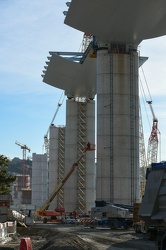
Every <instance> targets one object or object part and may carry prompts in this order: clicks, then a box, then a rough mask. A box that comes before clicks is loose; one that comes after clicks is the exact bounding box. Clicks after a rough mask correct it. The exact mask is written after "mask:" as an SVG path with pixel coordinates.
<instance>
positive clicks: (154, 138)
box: [147, 101, 160, 166]
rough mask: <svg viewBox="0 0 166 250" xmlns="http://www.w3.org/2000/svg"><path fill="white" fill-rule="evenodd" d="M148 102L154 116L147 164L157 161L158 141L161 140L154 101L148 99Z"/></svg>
mask: <svg viewBox="0 0 166 250" xmlns="http://www.w3.org/2000/svg"><path fill="white" fill-rule="evenodd" d="M147 103H148V104H149V106H150V109H151V112H152V116H153V124H152V130H151V134H150V137H149V141H148V151H147V164H148V166H149V165H150V164H151V163H152V162H157V154H158V142H159V139H158V135H159V134H160V131H159V129H158V119H157V118H156V116H155V114H154V111H153V108H152V101H147Z"/></svg>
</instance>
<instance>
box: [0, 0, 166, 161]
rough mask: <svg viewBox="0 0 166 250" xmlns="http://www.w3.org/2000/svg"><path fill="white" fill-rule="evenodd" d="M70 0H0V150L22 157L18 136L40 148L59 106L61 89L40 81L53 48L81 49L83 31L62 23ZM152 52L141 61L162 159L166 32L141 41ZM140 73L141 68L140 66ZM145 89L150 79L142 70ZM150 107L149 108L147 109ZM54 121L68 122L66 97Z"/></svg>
mask: <svg viewBox="0 0 166 250" xmlns="http://www.w3.org/2000/svg"><path fill="white" fill-rule="evenodd" d="M65 3H66V0H47V1H44V0H33V1H30V0H13V1H11V0H5V1H0V103H1V119H0V139H1V143H0V154H4V155H6V156H7V157H10V158H13V157H20V158H22V150H21V148H20V147H19V146H17V145H16V144H15V141H16V140H17V141H19V142H21V143H23V144H26V145H27V146H28V147H30V148H31V152H30V153H27V156H31V155H32V153H34V152H35V153H42V152H43V150H42V148H43V142H44V140H43V137H44V135H45V133H46V132H47V129H48V127H49V124H50V122H51V120H52V117H53V115H54V113H55V111H56V108H57V104H58V101H59V98H60V95H61V93H62V90H58V89H56V88H53V87H51V86H49V85H47V84H45V83H43V82H42V77H41V74H42V70H44V66H45V61H47V56H49V51H79V50H80V47H81V42H82V37H83V33H81V32H79V31H77V30H74V29H72V28H70V27H68V26H67V25H65V24H64V15H63V11H66V10H67V6H66V4H65ZM139 50H140V54H141V55H142V56H147V57H149V59H148V61H147V62H146V63H145V65H144V66H143V70H144V73H145V76H146V80H147V83H148V87H149V90H150V94H151V97H152V100H153V109H154V112H155V114H156V117H157V118H158V120H159V130H160V132H161V160H166V146H165V141H166V118H165V117H166V83H165V82H166V37H161V38H157V39H151V40H147V41H144V42H142V43H141V45H140V46H139ZM140 76H141V72H140ZM141 81H142V82H143V86H144V88H145V92H146V91H147V90H146V85H145V82H144V79H143V76H141ZM146 109H147V111H146ZM146 109H145V108H144V106H143V107H142V115H143V126H144V133H145V146H146V147H147V141H148V137H149V135H150V130H151V128H150V127H149V123H148V119H147V116H146V112H148V115H149V119H151V120H150V122H151V123H152V116H151V112H150V108H149V106H148V105H147V104H146ZM54 124H55V125H65V102H64V103H63V105H62V107H61V108H60V110H59V112H58V114H57V116H56V119H55V122H54Z"/></svg>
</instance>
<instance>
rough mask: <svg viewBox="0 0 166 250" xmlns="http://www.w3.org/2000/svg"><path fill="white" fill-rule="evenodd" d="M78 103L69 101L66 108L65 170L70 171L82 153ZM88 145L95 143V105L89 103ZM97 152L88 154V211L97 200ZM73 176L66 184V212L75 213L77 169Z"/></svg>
mask: <svg viewBox="0 0 166 250" xmlns="http://www.w3.org/2000/svg"><path fill="white" fill-rule="evenodd" d="M78 105H79V104H78V103H77V102H75V101H74V100H67V106H66V137H65V170H66V172H67V171H69V169H70V168H71V166H72V165H73V163H75V162H76V161H77V159H78V156H79V154H80V152H78V149H79V140H78V122H79V121H78ZM84 133H85V135H86V142H85V146H86V143H87V142H88V141H89V142H91V143H94V142H95V103H94V101H89V102H87V103H86V131H84ZM94 166H95V152H94V151H91V152H87V154H86V171H87V172H86V176H85V179H86V184H87V185H86V184H85V187H86V190H85V199H86V209H87V211H89V210H90V208H91V207H92V205H94V200H95V167H94ZM78 167H79V166H78ZM78 167H76V169H75V171H74V172H73V174H72V176H71V177H70V178H69V179H68V181H67V182H66V184H65V186H64V188H65V196H64V197H65V209H66V211H73V210H75V209H76V207H77V200H78V195H77V185H78V181H77V178H78V173H77V168H78Z"/></svg>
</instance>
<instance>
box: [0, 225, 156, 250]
mask: <svg viewBox="0 0 166 250" xmlns="http://www.w3.org/2000/svg"><path fill="white" fill-rule="evenodd" d="M22 238H30V240H31V243H32V249H33V250H109V249H111V250H122V249H124V250H145V249H146V250H156V249H157V246H156V244H155V242H154V241H149V240H147V239H146V235H144V234H141V233H140V234H136V233H135V232H134V230H133V229H130V230H123V229H117V230H111V229H110V228H102V227H97V228H95V229H91V228H85V227H83V226H78V225H77V226H76V225H70V224H69V225H63V224H49V223H47V224H42V223H36V224H34V225H32V226H28V227H27V228H25V227H18V228H17V234H16V235H14V236H11V237H9V238H7V239H6V242H1V243H0V249H1V250H3V249H4V250H18V249H19V246H20V242H21V239H22Z"/></svg>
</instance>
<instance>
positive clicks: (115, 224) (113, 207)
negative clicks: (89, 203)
mask: <svg viewBox="0 0 166 250" xmlns="http://www.w3.org/2000/svg"><path fill="white" fill-rule="evenodd" d="M95 204H96V206H95V207H92V208H91V216H92V218H94V219H96V220H98V225H101V226H102V225H103V224H104V225H107V226H109V227H110V228H111V229H117V228H125V229H126V228H129V227H131V226H132V224H133V215H132V212H130V211H129V209H128V208H127V207H123V205H122V204H112V203H109V202H105V201H95Z"/></svg>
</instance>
